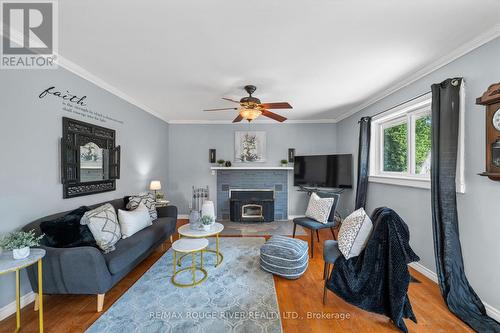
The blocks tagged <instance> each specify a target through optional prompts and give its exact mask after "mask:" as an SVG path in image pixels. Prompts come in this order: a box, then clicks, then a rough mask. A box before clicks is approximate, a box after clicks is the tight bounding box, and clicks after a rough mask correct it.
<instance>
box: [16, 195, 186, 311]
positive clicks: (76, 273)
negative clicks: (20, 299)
mask: <svg viewBox="0 0 500 333" xmlns="http://www.w3.org/2000/svg"><path fill="white" fill-rule="evenodd" d="M127 200H128V199H127V198H123V199H117V200H113V201H109V203H111V204H112V205H113V207H115V209H125V205H126V202H127ZM104 203H105V202H103V203H100V204H96V205H92V206H89V207H90V208H96V207H98V206H100V205H102V204H104ZM75 208H76V207H75ZM157 211H158V219H156V220H155V221H153V224H152V225H151V226H150V227H147V228H145V229H143V230H141V231H139V232H137V233H136V234H134V235H133V236H131V237H128V238H126V239H121V240H119V241H118V242H117V243H116V244H115V247H116V249H115V250H114V251H112V252H110V253H107V254H104V253H103V252H102V251H100V250H99V249H97V248H95V247H91V246H83V247H72V248H54V247H48V246H40V247H41V248H43V249H45V251H47V254H46V256H45V257H44V258H43V293H44V294H89V295H92V294H93V295H97V311H102V306H103V302H104V294H105V293H106V292H107V291H108V290H110V289H111V288H112V287H113V286H114V285H115V284H117V283H118V282H119V281H120V280H121V279H122V278H123V277H125V276H126V275H127V274H128V273H129V272H130V271H131V270H132V269H134V267H136V266H137V265H138V264H139V263H140V262H141V261H142V260H144V259H145V258H146V257H148V256H149V254H150V253H151V252H152V251H153V250H154V249H156V248H157V247H158V246H160V245H161V244H162V243H164V242H165V241H166V240H167V239H168V238H169V237H170V239H171V240H172V238H171V236H172V235H173V234H174V232H175V226H176V221H177V207H175V206H166V207H159V208H157ZM66 213H67V212H63V213H58V214H54V215H50V216H46V217H44V218H40V219H38V220H36V221H33V222H31V223H29V224H28V225H26V226H24V227H23V230H24V231H29V230H32V229H34V230H35V233H37V234H40V233H41V230H40V223H41V222H42V221H47V220H52V219H55V218H58V217H60V216H63V215H65V214H66ZM28 276H29V280H30V283H31V287H32V288H33V290H34V291H35V292H37V291H38V278H37V272H36V270H35V269H34V268H33V266H30V267H29V268H28ZM37 303H38V302H36V301H35V307H36V304H37Z"/></svg>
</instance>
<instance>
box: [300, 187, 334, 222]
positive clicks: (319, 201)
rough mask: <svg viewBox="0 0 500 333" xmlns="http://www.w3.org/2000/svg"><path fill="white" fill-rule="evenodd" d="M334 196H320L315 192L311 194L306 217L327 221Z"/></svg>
mask: <svg viewBox="0 0 500 333" xmlns="http://www.w3.org/2000/svg"><path fill="white" fill-rule="evenodd" d="M334 201H335V198H320V197H319V195H317V194H316V193H313V194H311V198H310V199H309V204H308V205H307V210H306V217H309V218H311V219H313V220H316V221H318V222H321V223H327V222H328V216H330V211H331V210H332V206H333V203H334Z"/></svg>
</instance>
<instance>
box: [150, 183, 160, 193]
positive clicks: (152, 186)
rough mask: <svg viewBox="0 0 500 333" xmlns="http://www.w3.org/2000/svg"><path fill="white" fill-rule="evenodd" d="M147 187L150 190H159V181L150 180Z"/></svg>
mask: <svg viewBox="0 0 500 333" xmlns="http://www.w3.org/2000/svg"><path fill="white" fill-rule="evenodd" d="M149 189H150V190H151V191H158V190H161V183H160V181H159V180H152V181H151V183H150V184H149Z"/></svg>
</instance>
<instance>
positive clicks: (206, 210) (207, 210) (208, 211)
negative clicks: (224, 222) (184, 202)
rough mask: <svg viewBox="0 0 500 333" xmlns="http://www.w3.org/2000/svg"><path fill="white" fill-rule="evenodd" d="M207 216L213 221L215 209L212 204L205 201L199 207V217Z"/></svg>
mask: <svg viewBox="0 0 500 333" xmlns="http://www.w3.org/2000/svg"><path fill="white" fill-rule="evenodd" d="M205 215H208V216H210V217H211V218H212V220H214V221H215V208H214V202H213V201H210V200H205V201H204V202H203V204H202V205H201V216H205Z"/></svg>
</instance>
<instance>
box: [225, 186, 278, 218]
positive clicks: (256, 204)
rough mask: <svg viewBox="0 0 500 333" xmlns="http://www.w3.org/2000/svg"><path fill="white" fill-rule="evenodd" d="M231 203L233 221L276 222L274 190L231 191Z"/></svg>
mask: <svg viewBox="0 0 500 333" xmlns="http://www.w3.org/2000/svg"><path fill="white" fill-rule="evenodd" d="M229 201H230V207H229V208H230V218H231V221H234V222H272V221H274V190H272V189H230V190H229Z"/></svg>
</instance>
